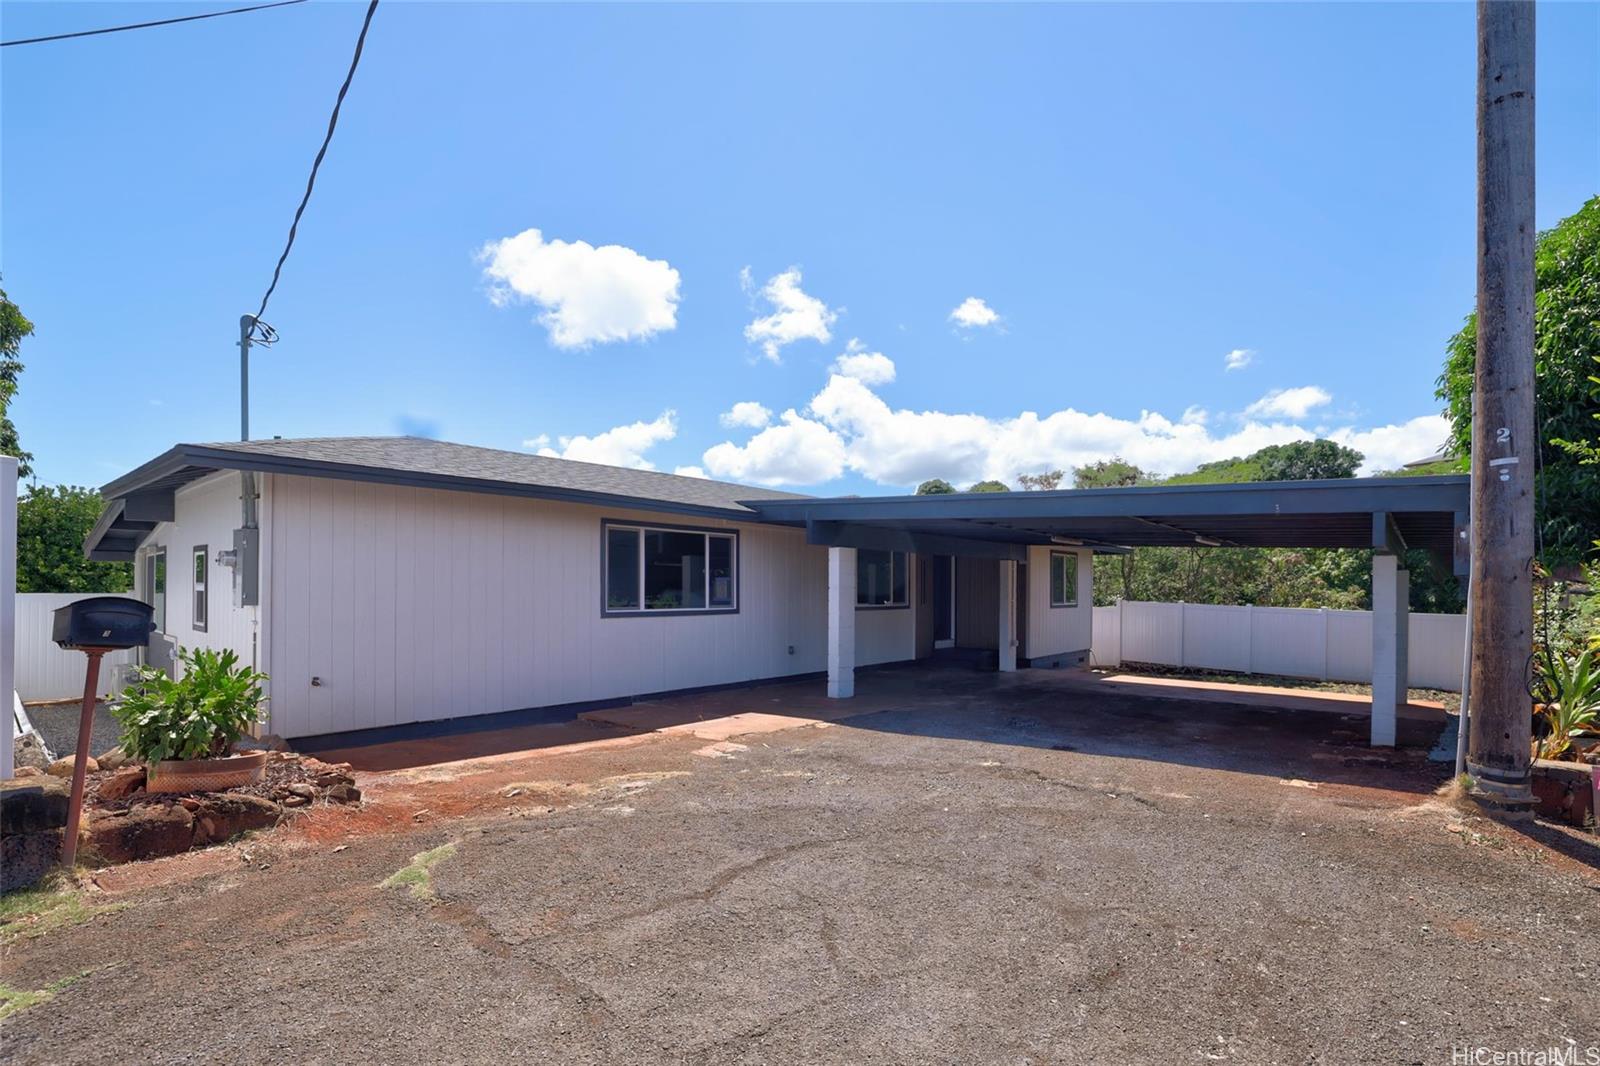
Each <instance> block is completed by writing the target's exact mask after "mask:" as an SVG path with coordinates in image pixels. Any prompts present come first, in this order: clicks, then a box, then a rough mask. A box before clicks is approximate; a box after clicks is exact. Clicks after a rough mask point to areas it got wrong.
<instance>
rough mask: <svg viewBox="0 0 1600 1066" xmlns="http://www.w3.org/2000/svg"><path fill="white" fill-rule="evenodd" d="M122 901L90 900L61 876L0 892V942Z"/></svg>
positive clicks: (40, 932)
mask: <svg viewBox="0 0 1600 1066" xmlns="http://www.w3.org/2000/svg"><path fill="white" fill-rule="evenodd" d="M126 906H127V904H126V903H92V902H90V901H89V899H88V897H87V896H86V895H85V893H84V892H83V890H82V889H79V888H77V887H75V886H73V885H71V884H68V883H64V882H63V881H61V880H56V881H55V882H53V883H52V882H46V883H45V884H42V885H40V886H39V887H37V888H26V889H23V890H22V891H20V892H12V893H10V894H8V895H5V896H0V946H7V945H10V944H14V943H16V942H17V941H18V940H31V939H33V938H35V937H41V936H44V935H45V934H46V933H51V932H54V931H55V930H57V929H66V928H69V927H71V926H74V925H82V924H83V923H84V922H87V921H89V920H90V919H91V918H94V917H96V916H97V915H101V914H111V913H113V912H115V911H120V910H122V909H123V908H124V907H126Z"/></svg>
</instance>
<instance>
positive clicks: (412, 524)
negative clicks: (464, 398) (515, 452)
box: [263, 475, 915, 736]
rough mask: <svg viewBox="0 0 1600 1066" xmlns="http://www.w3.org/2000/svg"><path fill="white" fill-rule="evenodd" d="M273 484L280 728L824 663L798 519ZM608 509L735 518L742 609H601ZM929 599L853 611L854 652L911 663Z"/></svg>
mask: <svg viewBox="0 0 1600 1066" xmlns="http://www.w3.org/2000/svg"><path fill="white" fill-rule="evenodd" d="M266 481H267V486H266V489H265V492H264V495H265V496H266V497H267V498H268V499H269V500H270V502H271V506H270V508H268V509H267V511H266V514H267V515H268V516H269V517H268V518H265V519H264V520H263V525H264V527H265V526H267V525H268V524H269V523H270V529H269V530H266V531H265V532H264V535H263V541H264V542H265V543H266V544H267V545H270V551H271V561H270V565H268V566H266V567H264V569H265V571H266V572H265V573H264V575H263V598H264V602H265V603H266V604H267V608H268V609H267V612H266V624H267V626H268V632H267V633H266V634H265V635H264V636H265V641H264V643H265V645H266V646H267V647H268V648H269V649H270V661H269V662H268V665H267V672H268V673H269V674H270V675H271V677H272V682H271V694H272V714H273V720H272V727H273V731H274V732H278V733H281V734H283V735H284V736H306V735H311V734H317V733H327V732H338V731H343V730H349V729H365V728H371V727H376V726H386V725H395V724H400V723H405V722H413V721H428V720H432V719H441V718H455V717H461V716H465V715H473V714H487V713H493V712H497V711H504V710H512V709H518V708H525V707H541V706H552V705H558V704H564V703H578V702H586V701H590V700H603V699H614V698H619V697H626V696H632V695H640V694H645V693H653V692H665V691H670V690H673V689H682V688H693V687H697V686H702V685H718V684H726V683H730V682H740V681H752V680H758V679H762V678H770V677H780V676H786V675H791V674H802V673H813V672H820V671H822V670H824V669H825V668H826V665H827V649H826V641H827V618H826V612H827V549H825V548H821V547H816V546H813V545H808V544H806V543H805V536H804V534H803V533H802V532H800V531H798V530H791V529H783V528H778V527H773V526H761V525H752V524H744V523H737V522H729V521H725V520H718V519H706V518H697V517H688V516H682V515H672V514H662V513H657V512H646V511H630V510H624V509H620V508H609V507H594V506H588V505H580V504H567V503H557V502H551V501H544V500H532V499H524V498H519V497H511V496H492V495H485V494H479V493H469V492H451V491H445V490H435V489H413V488H404V487H397V486H388V485H375V484H364V483H359V482H351V481H340V480H333V479H325V478H308V477H295V476H288V475H273V476H271V477H269V478H267V479H266ZM606 518H612V519H621V520H626V521H637V522H642V523H646V524H655V525H666V526H672V525H678V526H687V527H692V528H707V529H737V530H738V531H739V610H738V611H737V613H729V614H720V615H716V614H712V615H686V616H677V617H674V616H671V615H643V616H639V617H625V618H616V617H611V618H606V617H602V615H601V559H600V543H601V521H602V519H606ZM914 613H915V612H913V611H910V610H897V611H878V612H874V611H859V612H857V616H856V623H857V627H858V635H857V663H858V664H859V665H869V664H871V663H874V662H884V661H890V660H895V659H909V658H912V657H913V654H914V644H913V620H914ZM791 646H792V647H793V649H794V650H793V653H792V654H791V653H790V650H789V649H790V648H791ZM313 677H316V678H319V679H320V681H321V684H320V685H316V686H313V685H312V683H311V679H312V678H313Z"/></svg>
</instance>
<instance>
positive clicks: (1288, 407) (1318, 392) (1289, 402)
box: [1244, 385, 1333, 418]
mask: <svg viewBox="0 0 1600 1066" xmlns="http://www.w3.org/2000/svg"><path fill="white" fill-rule="evenodd" d="M1332 401H1333V397H1332V396H1330V395H1329V394H1328V390H1326V389H1323V388H1318V387H1317V386H1316V385H1301V386H1300V387H1299V388H1294V389H1273V390H1272V391H1271V392H1269V393H1267V394H1266V395H1265V396H1263V397H1261V399H1259V400H1257V401H1256V402H1255V403H1253V404H1251V405H1250V406H1249V407H1246V408H1245V409H1244V413H1245V417H1247V418H1304V417H1305V416H1306V415H1307V414H1309V413H1311V411H1313V410H1315V409H1316V408H1318V407H1326V406H1327V405H1328V404H1329V403H1331V402H1332Z"/></svg>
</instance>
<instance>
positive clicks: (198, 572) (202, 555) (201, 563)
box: [194, 544, 210, 633]
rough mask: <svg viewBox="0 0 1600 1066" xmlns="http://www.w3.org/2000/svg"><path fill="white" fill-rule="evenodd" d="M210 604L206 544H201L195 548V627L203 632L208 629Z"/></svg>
mask: <svg viewBox="0 0 1600 1066" xmlns="http://www.w3.org/2000/svg"><path fill="white" fill-rule="evenodd" d="M209 606H210V604H209V601H208V600H207V599H206V546H205V545H204V544H199V545H196V546H195V549H194V627H195V628H196V629H198V630H199V631H200V632H202V633H204V632H205V631H206V622H207V621H208V620H209V615H210V612H209V610H208V608H209Z"/></svg>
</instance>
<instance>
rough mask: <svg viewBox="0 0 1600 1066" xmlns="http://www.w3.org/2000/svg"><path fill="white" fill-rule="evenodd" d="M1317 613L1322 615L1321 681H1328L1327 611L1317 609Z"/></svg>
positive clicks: (1322, 608) (1324, 608) (1321, 608)
mask: <svg viewBox="0 0 1600 1066" xmlns="http://www.w3.org/2000/svg"><path fill="white" fill-rule="evenodd" d="M1317 613H1318V614H1320V615H1322V680H1324V681H1326V680H1328V609H1327V608H1326V607H1318V608H1317Z"/></svg>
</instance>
